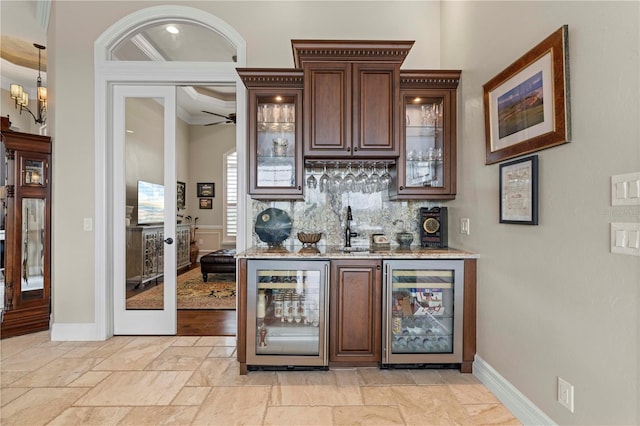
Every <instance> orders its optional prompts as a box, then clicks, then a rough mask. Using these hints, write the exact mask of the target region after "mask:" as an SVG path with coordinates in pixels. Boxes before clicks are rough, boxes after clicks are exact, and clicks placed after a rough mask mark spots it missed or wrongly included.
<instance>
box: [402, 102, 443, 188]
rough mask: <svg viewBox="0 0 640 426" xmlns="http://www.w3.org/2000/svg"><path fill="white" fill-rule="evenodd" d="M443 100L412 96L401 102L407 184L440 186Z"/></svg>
mask: <svg viewBox="0 0 640 426" xmlns="http://www.w3.org/2000/svg"><path fill="white" fill-rule="evenodd" d="M443 106H444V104H443V100H442V99H429V98H414V99H412V100H411V102H410V103H407V104H406V105H405V112H406V117H405V120H406V123H405V128H406V132H405V134H406V141H405V149H406V152H405V158H406V160H407V163H406V176H405V179H406V180H405V182H406V184H407V186H411V187H425V186H428V187H442V186H444V175H443V173H444V170H443V167H442V160H443V155H444V153H443V117H442V114H443Z"/></svg>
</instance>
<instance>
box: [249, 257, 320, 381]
mask: <svg viewBox="0 0 640 426" xmlns="http://www.w3.org/2000/svg"><path fill="white" fill-rule="evenodd" d="M328 270H329V262H328V261H313V260H311V261H302V260H301V261H287V262H279V261H269V260H250V261H249V262H248V265H247V342H246V343H247V346H246V347H247V365H248V367H249V368H250V369H255V368H258V367H268V366H286V367H288V368H290V367H327V366H328V351H327V349H328V337H327V319H328V288H329V282H328V280H329V274H328Z"/></svg>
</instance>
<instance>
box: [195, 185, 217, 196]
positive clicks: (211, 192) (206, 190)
mask: <svg viewBox="0 0 640 426" xmlns="http://www.w3.org/2000/svg"><path fill="white" fill-rule="evenodd" d="M215 196H216V184H215V183H202V182H198V197H215Z"/></svg>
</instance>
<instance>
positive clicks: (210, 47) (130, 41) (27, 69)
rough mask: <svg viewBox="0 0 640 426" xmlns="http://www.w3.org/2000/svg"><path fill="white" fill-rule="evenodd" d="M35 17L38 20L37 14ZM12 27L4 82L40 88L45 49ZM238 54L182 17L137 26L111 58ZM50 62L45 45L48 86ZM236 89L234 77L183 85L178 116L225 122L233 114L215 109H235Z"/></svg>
mask: <svg viewBox="0 0 640 426" xmlns="http://www.w3.org/2000/svg"><path fill="white" fill-rule="evenodd" d="M38 3H39V2H38ZM14 18H17V17H14ZM27 22H28V20H27ZM34 22H37V21H36V20H34ZM170 26H173V27H174V28H175V30H177V32H175V31H174V32H169V31H168V27H170ZM7 27H8V26H3V29H2V35H1V36H0V57H1V58H2V87H3V88H5V89H7V90H8V89H9V84H10V83H18V84H22V85H23V86H24V87H25V89H27V90H30V91H33V92H35V82H36V78H37V76H38V51H39V50H38V49H37V48H35V47H34V45H33V42H32V41H30V40H26V39H25V35H24V33H23V34H11V31H10V29H9V31H7ZM23 30H24V29H21V30H20V31H23ZM15 32H16V33H17V32H18V31H15ZM38 33H42V28H39V29H37V28H34V34H38ZM45 44H46V43H45ZM235 55H236V52H235V50H234V48H233V46H232V45H231V44H230V43H229V42H228V41H227V40H225V39H224V38H223V37H221V36H220V35H218V34H216V33H215V32H213V31H211V30H210V29H208V28H205V27H202V26H200V25H196V24H194V23H190V22H179V21H178V22H161V23H154V24H152V25H149V26H147V27H145V28H142V29H139V30H137V31H136V32H134V33H132V34H130V35H129V36H128V37H127V38H126V39H124V40H122V41H121V42H119V43H118V44H117V45H116V46H115V47H114V48H113V49H112V57H111V59H112V60H115V61H157V62H172V61H194V62H199V61H208V62H235ZM46 66H47V51H46V50H43V51H42V52H41V65H40V70H41V72H40V74H41V77H42V81H43V85H44V86H46V80H47V78H46ZM5 86H6V87H5ZM235 94H236V88H235V84H228V83H227V84H223V83H219V84H212V85H207V86H196V87H193V86H181V87H178V90H177V101H178V116H179V117H180V118H181V119H182V120H184V121H186V122H187V123H189V124H192V125H204V124H211V123H217V122H221V123H224V122H226V121H228V120H225V119H224V118H223V117H219V116H217V115H214V114H220V115H221V116H229V114H234V113H235V111H236V102H235ZM202 111H209V112H210V113H213V114H208V113H204V112H202Z"/></svg>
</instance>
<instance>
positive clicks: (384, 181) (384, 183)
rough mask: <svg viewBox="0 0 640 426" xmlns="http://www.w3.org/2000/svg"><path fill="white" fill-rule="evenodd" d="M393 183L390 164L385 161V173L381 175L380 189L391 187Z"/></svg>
mask: <svg viewBox="0 0 640 426" xmlns="http://www.w3.org/2000/svg"><path fill="white" fill-rule="evenodd" d="M390 184H391V174H390V173H389V165H388V164H387V163H386V162H385V163H384V173H383V174H382V176H380V184H379V188H380V191H384V190H386V189H389V185H390Z"/></svg>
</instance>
